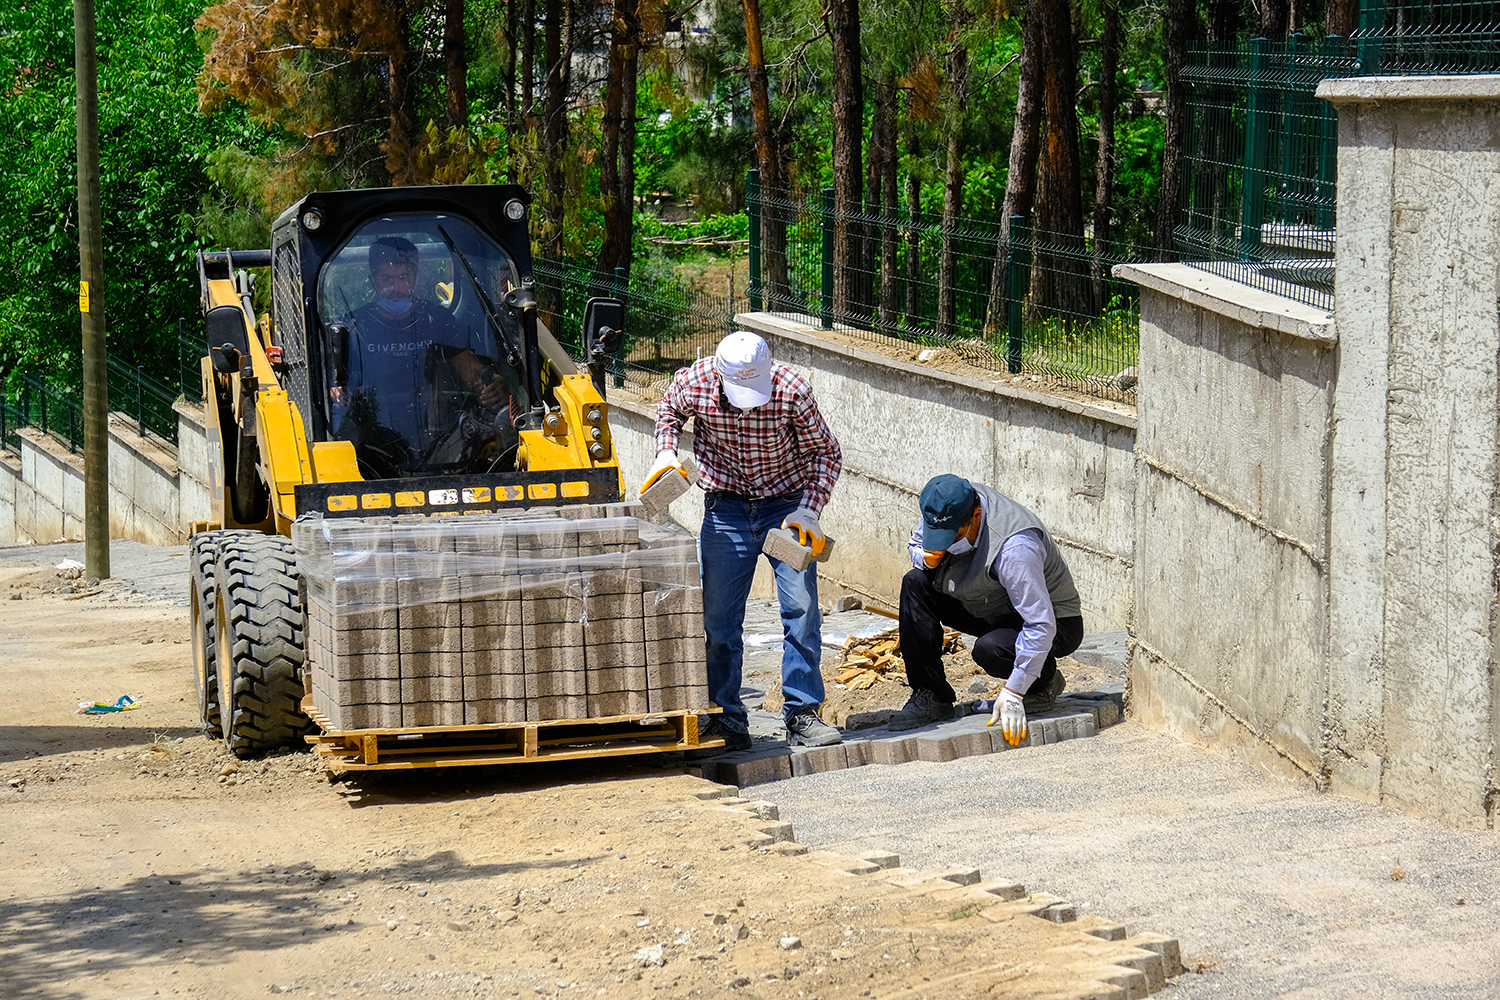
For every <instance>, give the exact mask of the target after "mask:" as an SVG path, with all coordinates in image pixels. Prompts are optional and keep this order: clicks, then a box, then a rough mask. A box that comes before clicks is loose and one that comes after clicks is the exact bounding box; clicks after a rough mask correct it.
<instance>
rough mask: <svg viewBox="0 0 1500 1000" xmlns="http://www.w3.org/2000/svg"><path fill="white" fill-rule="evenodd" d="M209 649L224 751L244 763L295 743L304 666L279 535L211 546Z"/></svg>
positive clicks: (298, 610) (297, 604) (293, 590)
mask: <svg viewBox="0 0 1500 1000" xmlns="http://www.w3.org/2000/svg"><path fill="white" fill-rule="evenodd" d="M215 591H216V593H215V596H214V603H215V607H214V613H215V621H216V624H217V634H216V636H215V642H214V653H215V657H214V658H215V662H216V664H217V666H218V678H219V684H218V687H219V720H220V724H221V728H222V731H223V736H224V745H225V746H226V747H228V748H229V750H230V752H232V753H233V754H234V755H235V756H236V757H240V758H245V757H249V756H252V755H254V754H257V753H264V752H265V751H267V750H274V749H275V748H277V747H280V746H287V745H291V744H297V743H300V742H301V737H302V736H303V734H305V733H306V732H308V731H309V729H310V728H311V723H310V722H309V721H308V718H307V716H306V714H304V713H303V711H302V695H303V687H302V679H301V676H300V672H301V670H302V664H303V662H304V660H305V656H304V650H303V645H302V643H303V639H302V635H303V632H302V628H303V618H302V601H301V599H300V597H299V596H298V593H297V556H296V553H295V552H293V550H292V543H291V540H290V539H288V538H284V537H282V536H281V535H262V534H258V533H255V532H246V533H244V534H236V535H234V536H233V537H228V538H225V539H224V540H223V542H222V543H221V544H220V545H219V558H218V562H217V565H216V585H215Z"/></svg>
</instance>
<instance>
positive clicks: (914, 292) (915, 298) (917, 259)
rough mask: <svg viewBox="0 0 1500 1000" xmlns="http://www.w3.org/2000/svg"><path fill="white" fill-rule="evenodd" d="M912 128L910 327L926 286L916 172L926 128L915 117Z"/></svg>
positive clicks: (908, 152)
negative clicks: (921, 278) (922, 281)
mask: <svg viewBox="0 0 1500 1000" xmlns="http://www.w3.org/2000/svg"><path fill="white" fill-rule="evenodd" d="M908 125H909V128H910V131H908V132H907V134H906V155H907V156H908V157H909V158H910V160H911V162H912V166H913V169H911V170H909V171H907V174H906V295H905V298H904V300H903V302H902V307H901V308H902V311H903V312H905V313H906V317H907V323H906V325H907V326H908V327H910V326H912V325H913V323H914V320H915V317H916V316H917V315H918V314H919V313H921V311H922V286H921V285H920V284H919V283H918V280H917V279H918V276H919V275H920V274H921V273H922V179H921V178H920V177H918V176H917V171H916V169H915V166H916V161H917V160H918V159H920V158H921V156H922V126H921V122H919V121H917V119H916V118H915V117H913V118H911V120H910V121H909V123H908Z"/></svg>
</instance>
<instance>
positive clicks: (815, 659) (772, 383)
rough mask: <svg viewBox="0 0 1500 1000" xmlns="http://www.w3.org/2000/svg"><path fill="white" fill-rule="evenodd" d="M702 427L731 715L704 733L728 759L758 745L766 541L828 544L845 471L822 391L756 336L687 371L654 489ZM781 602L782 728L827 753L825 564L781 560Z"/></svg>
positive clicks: (715, 597)
mask: <svg viewBox="0 0 1500 1000" xmlns="http://www.w3.org/2000/svg"><path fill="white" fill-rule="evenodd" d="M690 417H691V418H692V420H693V457H694V458H695V459H696V460H697V462H698V466H699V468H700V469H701V471H702V479H700V480H699V484H698V485H700V486H702V487H703V489H704V491H705V497H704V501H703V508H704V514H703V530H702V532H701V534H700V536H699V542H698V544H699V549H700V559H699V562H700V563H701V564H702V566H703V629H704V632H705V633H706V635H707V639H708V694H709V697H710V698H712V699H713V701H714V703H715V704H717V705H718V706H719V707H720V708H722V709H723V710H724V711H723V714H722V715H715V716H713V717H712V718H711V719H710V721H709V722H708V724H707V726H705V728H704V731H703V735H704V737H705V738H707V739H722V740H724V745H725V749H726V750H744V749H748V748H749V747H750V742H751V741H750V732H749V722H748V715H747V713H746V711H745V704H744V702H743V701H741V700H740V679H741V673H742V669H743V666H744V654H745V643H744V625H745V600H746V599H747V598H748V597H749V596H750V582H751V579H752V578H753V577H754V576H755V564H756V562H757V560H758V559H759V557H760V552H761V546H762V545H763V544H764V543H765V540H766V532H768V531H770V530H771V529H772V528H776V527H786V528H792V529H793V530H795V531H797V532H798V533H799V535H800V537H801V538H802V540H803V544H810V545H812V546H813V547H814V548H815V549H817V548H821V546H822V545H823V543H824V535H823V530H822V528H821V527H820V526H819V524H818V512H819V511H821V510H822V509H823V507H824V505H825V504H827V503H828V496H829V494H830V493H832V492H833V484H834V483H835V482H837V481H838V477H839V471H840V470H841V469H842V467H843V454H842V452H841V451H840V450H839V443H838V440H837V439H836V438H835V437H834V436H833V432H832V431H831V430H829V428H828V424H827V423H826V422H825V421H824V420H823V415H822V414H821V413H819V412H818V404H817V402H816V401H814V399H813V394H812V386H811V385H809V384H808V383H807V380H806V379H804V378H803V377H802V376H801V375H798V374H797V373H796V372H795V371H793V370H792V369H791V368H788V367H787V366H786V365H778V364H773V363H772V361H771V351H770V348H768V347H767V346H766V342H765V341H764V340H762V339H761V338H760V337H757V336H756V335H755V334H753V333H748V332H746V331H743V330H741V331H738V332H736V333H732V334H730V335H729V336H728V337H725V338H724V340H723V341H722V342H721V343H720V344H719V348H718V351H717V352H716V353H715V355H714V356H713V357H711V358H703V359H702V360H700V361H698V362H697V363H695V364H693V365H692V366H691V367H688V368H684V369H682V370H681V371H679V372H678V373H677V375H676V377H675V378H673V380H672V385H671V386H670V387H669V388H668V389H667V391H666V394H665V395H664V396H663V397H662V400H661V403H660V404H659V405H658V406H657V408H656V464H655V465H654V466H652V468H651V472H650V473H649V474H648V475H647V477H646V481H645V482H644V483H643V484H642V485H641V489H642V490H645V489H647V488H648V487H650V486H651V484H652V483H654V482H656V480H657V478H659V477H660V476H663V475H683V474H684V473H683V467H682V463H681V462H680V461H678V459H677V442H678V439H679V436H680V435H681V434H682V428H683V425H684V424H685V423H686V422H687V420H688V418H690ZM771 568H772V570H773V571H774V572H775V574H776V594H777V597H778V598H780V602H781V628H782V635H783V639H782V660H781V691H782V698H783V704H782V718H783V720H784V721H785V723H786V729H787V739H788V741H789V742H790V743H791V744H792V745H794V746H796V745H802V746H827V745H829V744H833V743H838V742H840V741H841V740H842V739H843V737H842V736H841V735H840V734H839V731H838V730H837V729H834V728H833V727H832V726H830V725H827V724H826V723H824V722H823V721H822V720H821V719H819V718H818V705H819V704H820V703H821V702H822V701H823V674H822V672H821V670H820V669H819V662H820V660H821V656H822V618H821V616H820V614H819V611H818V571H817V563H815V562H814V563H809V564H808V566H807V569H806V570H804V571H803V572H800V573H799V572H797V571H795V570H793V569H792V568H791V567H790V566H788V565H787V564H786V563H783V562H781V561H780V560H777V559H772V560H771Z"/></svg>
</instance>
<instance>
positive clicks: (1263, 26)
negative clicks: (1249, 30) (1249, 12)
mask: <svg viewBox="0 0 1500 1000" xmlns="http://www.w3.org/2000/svg"><path fill="white" fill-rule="evenodd" d="M1259 2H1260V35H1261V37H1262V38H1269V39H1272V40H1273V41H1280V40H1281V39H1283V38H1285V37H1286V26H1287V17H1288V14H1289V11H1288V7H1287V0H1259Z"/></svg>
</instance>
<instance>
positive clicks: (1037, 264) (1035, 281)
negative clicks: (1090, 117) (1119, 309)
mask: <svg viewBox="0 0 1500 1000" xmlns="http://www.w3.org/2000/svg"><path fill="white" fill-rule="evenodd" d="M1032 12H1033V15H1035V16H1039V17H1040V18H1042V20H1043V24H1042V26H1041V31H1040V34H1039V36H1038V37H1039V38H1040V39H1041V40H1042V42H1043V48H1042V49H1041V50H1039V51H1038V53H1037V55H1038V58H1039V59H1040V67H1041V70H1042V80H1043V89H1042V93H1043V101H1044V107H1043V112H1042V117H1043V131H1042V142H1041V157H1040V160H1039V162H1038V164H1037V179H1036V211H1035V212H1034V215H1035V218H1036V223H1035V229H1034V232H1036V234H1037V243H1038V245H1045V246H1047V247H1049V248H1051V247H1055V248H1057V249H1059V250H1065V251H1069V252H1066V253H1051V252H1036V253H1033V255H1032V266H1031V307H1032V309H1033V310H1037V311H1039V312H1042V313H1045V314H1060V315H1062V316H1063V317H1064V319H1065V320H1066V321H1073V320H1077V319H1080V318H1083V317H1091V316H1092V315H1093V312H1094V307H1093V302H1092V292H1093V288H1092V287H1091V285H1090V283H1089V280H1088V264H1087V262H1086V260H1085V259H1084V258H1083V257H1082V251H1083V196H1082V194H1081V191H1080V176H1079V175H1080V158H1079V152H1078V105H1077V92H1078V69H1077V65H1078V56H1077V42H1076V41H1075V39H1074V36H1073V18H1072V14H1071V11H1070V5H1069V3H1068V0H1037V2H1036V3H1035V4H1034V5H1033V8H1032Z"/></svg>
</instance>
